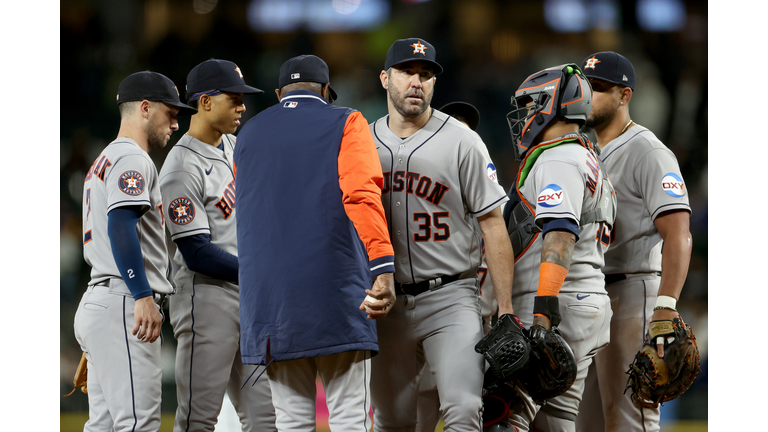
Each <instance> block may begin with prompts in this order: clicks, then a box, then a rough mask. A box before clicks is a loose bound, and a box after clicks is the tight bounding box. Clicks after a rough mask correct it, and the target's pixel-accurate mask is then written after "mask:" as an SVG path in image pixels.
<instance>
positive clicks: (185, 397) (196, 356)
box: [170, 276, 276, 432]
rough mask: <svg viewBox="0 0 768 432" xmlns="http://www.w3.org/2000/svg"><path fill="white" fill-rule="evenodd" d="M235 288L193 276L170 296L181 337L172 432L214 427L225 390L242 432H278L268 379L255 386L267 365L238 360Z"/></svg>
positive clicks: (175, 327) (176, 333) (176, 330)
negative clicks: (250, 363)
mask: <svg viewBox="0 0 768 432" xmlns="http://www.w3.org/2000/svg"><path fill="white" fill-rule="evenodd" d="M221 285H224V286H221ZM236 289H237V287H236V286H234V285H232V284H226V283H222V282H217V284H211V283H206V278H204V277H200V276H195V277H194V279H191V280H189V281H184V282H182V283H180V284H178V287H177V293H176V294H175V295H173V296H172V297H171V300H170V318H171V324H172V325H173V331H174V337H175V338H176V340H177V341H178V344H177V347H176V391H177V393H176V398H177V403H178V405H177V408H176V421H175V422H174V426H173V430H174V432H192V431H213V430H214V427H215V426H216V422H217V420H218V416H219V413H220V412H221V405H222V403H223V401H224V392H225V391H226V392H227V393H228V394H229V398H230V400H231V401H232V405H234V407H235V410H236V411H237V415H238V417H239V418H240V423H241V424H242V430H243V432H251V431H253V432H256V431H259V432H260V431H275V430H276V428H275V409H274V407H273V406H272V394H271V393H270V390H269V381H268V380H266V379H263V378H262V379H259V380H258V381H257V382H256V383H255V384H254V380H255V379H256V377H257V376H258V375H259V374H260V373H261V372H262V371H263V370H264V368H263V367H260V368H259V367H258V366H255V365H245V364H243V361H242V360H241V358H240V297H239V294H238V292H237V290H236ZM257 369H258V370H257ZM241 387H242V389H241Z"/></svg>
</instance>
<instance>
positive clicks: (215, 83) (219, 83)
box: [187, 58, 264, 95]
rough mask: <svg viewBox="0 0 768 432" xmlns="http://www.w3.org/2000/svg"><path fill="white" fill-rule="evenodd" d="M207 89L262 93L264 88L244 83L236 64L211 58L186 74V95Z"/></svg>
mask: <svg viewBox="0 0 768 432" xmlns="http://www.w3.org/2000/svg"><path fill="white" fill-rule="evenodd" d="M207 90H220V91H222V92H229V93H244V94H259V93H264V90H261V89H257V88H256V87H251V86H249V85H245V81H244V80H243V73H242V72H241V71H240V68H239V67H237V65H236V64H234V63H232V62H231V61H228V60H219V59H213V58H212V59H208V60H206V61H204V62H202V63H200V64H199V65H197V66H195V67H194V68H192V70H191V71H189V74H188V75H187V94H188V95H189V94H193V93H198V92H202V91H207Z"/></svg>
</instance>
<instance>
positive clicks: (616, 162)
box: [577, 51, 692, 432]
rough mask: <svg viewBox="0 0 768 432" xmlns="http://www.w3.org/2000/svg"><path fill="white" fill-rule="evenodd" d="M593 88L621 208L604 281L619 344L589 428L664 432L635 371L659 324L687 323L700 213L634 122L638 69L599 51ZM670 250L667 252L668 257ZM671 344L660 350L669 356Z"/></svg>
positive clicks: (607, 358) (600, 136)
mask: <svg viewBox="0 0 768 432" xmlns="http://www.w3.org/2000/svg"><path fill="white" fill-rule="evenodd" d="M583 70H584V74H585V75H586V76H587V77H588V78H589V80H590V82H591V83H592V88H593V90H594V97H593V99H592V102H593V105H594V106H593V109H592V113H591V114H590V116H589V119H588V120H587V126H588V127H591V128H594V130H595V133H596V135H597V143H598V145H599V146H600V149H601V152H600V164H601V166H602V167H603V168H604V169H605V170H606V172H607V173H608V175H609V176H610V177H611V181H612V182H613V185H614V186H615V188H616V195H617V197H618V201H619V207H618V208H619V210H618V212H617V214H616V227H615V228H614V230H613V233H612V243H611V248H610V249H609V250H608V252H607V253H606V255H605V267H604V268H603V273H605V284H606V290H607V291H608V295H609V297H610V299H611V307H612V309H613V311H614V315H613V319H612V320H611V344H610V345H608V347H607V348H606V349H605V350H604V351H601V352H600V353H599V354H598V355H597V356H596V357H595V362H594V364H593V365H592V366H591V367H590V372H589V378H588V379H587V387H586V389H585V392H584V408H585V410H584V411H583V415H580V416H579V419H578V422H577V427H578V430H580V431H585V432H586V431H589V432H592V431H603V430H605V431H629V430H638V431H648V432H651V431H658V430H659V409H658V408H656V409H652V408H643V407H639V406H635V405H634V404H633V403H632V401H631V399H630V397H629V392H627V394H624V389H625V387H626V382H627V375H626V371H627V369H628V367H629V365H630V364H631V363H632V361H633V359H634V356H635V354H636V353H637V352H638V350H640V349H641V348H642V346H643V338H644V335H645V334H646V332H647V330H648V325H649V324H650V322H651V321H664V320H672V319H673V318H676V317H677V316H678V314H677V312H676V310H675V309H676V302H677V299H679V298H680V292H681V290H682V288H683V283H684V282H685V278H686V275H687V273H688V263H689V262H690V255H691V246H692V241H691V233H690V230H689V219H690V212H691V208H690V206H689V205H688V193H687V189H686V187H685V182H684V180H683V176H682V175H681V174H680V167H679V166H678V163H677V159H676V158H675V155H674V154H673V153H672V152H671V151H670V150H669V149H668V148H667V147H666V146H665V145H664V144H663V143H662V142H661V141H659V139H658V138H656V135H654V134H653V132H651V131H650V130H648V129H646V128H645V127H643V126H641V125H639V124H636V123H635V122H633V121H632V119H631V118H630V116H629V102H630V100H631V99H632V95H633V94H634V90H635V81H636V78H635V69H634V67H633V66H632V63H630V61H629V60H627V58H626V57H624V56H622V55H621V54H618V53H615V52H610V51H609V52H599V53H595V54H592V55H590V56H588V57H587V58H586V59H585V60H584V62H583ZM662 244H663V246H664V248H663V249H664V251H663V254H662ZM663 349H664V345H663V342H662V344H661V345H657V350H658V353H659V356H660V357H663Z"/></svg>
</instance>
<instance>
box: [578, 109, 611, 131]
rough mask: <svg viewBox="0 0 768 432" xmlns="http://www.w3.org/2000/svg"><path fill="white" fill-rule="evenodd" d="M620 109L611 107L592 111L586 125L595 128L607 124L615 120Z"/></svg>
mask: <svg viewBox="0 0 768 432" xmlns="http://www.w3.org/2000/svg"><path fill="white" fill-rule="evenodd" d="M618 111H619V110H618V109H611V108H606V109H604V110H602V111H592V113H591V114H590V116H589V117H588V118H587V125H586V126H587V127H590V128H593V129H594V128H595V127H597V126H602V125H606V124H608V123H610V122H611V121H613V118H614V117H616V113H617V112H618Z"/></svg>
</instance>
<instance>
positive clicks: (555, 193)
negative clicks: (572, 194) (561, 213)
mask: <svg viewBox="0 0 768 432" xmlns="http://www.w3.org/2000/svg"><path fill="white" fill-rule="evenodd" d="M563 195H565V192H563V188H561V187H560V186H558V185H556V184H554V183H553V184H550V185H547V186H546V187H544V190H542V191H541V192H539V196H538V198H536V201H537V202H538V204H539V205H540V206H542V207H555V206H559V205H560V203H562V202H563Z"/></svg>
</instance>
